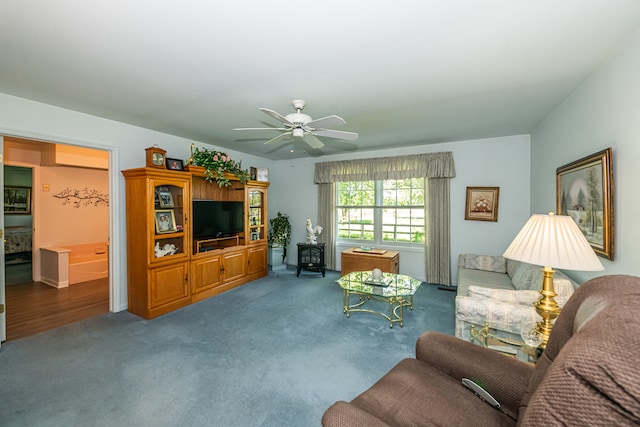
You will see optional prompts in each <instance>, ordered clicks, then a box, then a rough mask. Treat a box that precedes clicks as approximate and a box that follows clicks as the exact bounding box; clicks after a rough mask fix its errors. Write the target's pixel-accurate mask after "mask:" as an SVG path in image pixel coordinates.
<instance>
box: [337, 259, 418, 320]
mask: <svg viewBox="0 0 640 427" xmlns="http://www.w3.org/2000/svg"><path fill="white" fill-rule="evenodd" d="M370 276H371V272H370V271H354V272H351V273H349V274H347V275H346V276H343V277H341V278H340V279H338V280H337V281H336V282H337V283H338V285H340V287H341V288H342V290H343V300H342V306H343V312H344V314H345V315H346V316H347V318H349V316H350V315H351V313H372V314H377V315H379V316H382V317H384V318H385V319H387V320H388V321H389V328H393V324H394V323H400V327H403V326H404V307H409V309H410V310H413V295H414V294H415V292H416V290H417V289H418V287H419V286H420V284H421V282H420V281H419V280H416V279H414V278H412V277H410V276H405V275H402V274H394V273H383V277H384V278H385V279H387V280H390V283H389V285H388V286H379V285H368V284H366V283H365V282H366V281H367V279H368V278H369V277H370ZM351 295H357V296H358V302H357V303H356V304H351ZM371 299H373V300H376V301H382V302H386V303H388V304H389V314H386V313H382V312H380V311H377V310H372V309H367V308H360V307H362V306H363V305H364V304H365V303H366V302H367V301H368V300H371Z"/></svg>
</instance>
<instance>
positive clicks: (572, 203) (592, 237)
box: [556, 147, 614, 260]
mask: <svg viewBox="0 0 640 427" xmlns="http://www.w3.org/2000/svg"><path fill="white" fill-rule="evenodd" d="M611 155H612V150H611V147H609V148H607V149H605V150H602V151H599V152H597V153H594V154H592V155H590V156H586V157H583V158H581V159H578V160H576V161H574V162H571V163H568V164H566V165H564V166H560V167H559V168H558V169H556V213H557V214H558V215H569V216H571V217H572V218H573V219H574V221H575V222H576V224H578V227H579V228H580V230H581V231H582V233H583V234H584V235H585V237H586V238H587V241H588V242H589V244H590V245H591V247H592V248H593V250H594V251H595V253H596V254H598V255H600V256H601V257H604V258H608V259H610V260H613V247H614V246H613V168H612V166H611Z"/></svg>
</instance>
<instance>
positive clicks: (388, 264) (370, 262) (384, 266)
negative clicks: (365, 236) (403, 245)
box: [340, 248, 400, 276]
mask: <svg viewBox="0 0 640 427" xmlns="http://www.w3.org/2000/svg"><path fill="white" fill-rule="evenodd" d="M340 267H341V271H340V274H341V275H343V276H346V275H347V274H349V273H351V272H352V271H371V270H373V269H374V268H379V269H380V270H382V271H383V272H385V273H395V274H398V273H399V272H400V253H399V252H398V251H387V250H384V249H383V250H378V249H371V250H364V249H360V248H351V249H347V250H344V251H342V255H341V258H340Z"/></svg>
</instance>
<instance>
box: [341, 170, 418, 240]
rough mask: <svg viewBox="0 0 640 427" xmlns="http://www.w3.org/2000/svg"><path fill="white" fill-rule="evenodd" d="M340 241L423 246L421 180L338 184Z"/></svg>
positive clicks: (409, 179)
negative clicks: (418, 244) (420, 244)
mask: <svg viewBox="0 0 640 427" xmlns="http://www.w3.org/2000/svg"><path fill="white" fill-rule="evenodd" d="M336 186H337V191H336V193H337V201H336V217H337V221H338V224H337V230H338V239H339V240H361V241H368V242H371V243H373V244H383V243H406V244H411V243H416V244H417V243H424V237H425V221H424V178H408V179H398V180H393V179H392V180H385V181H349V182H338V183H336Z"/></svg>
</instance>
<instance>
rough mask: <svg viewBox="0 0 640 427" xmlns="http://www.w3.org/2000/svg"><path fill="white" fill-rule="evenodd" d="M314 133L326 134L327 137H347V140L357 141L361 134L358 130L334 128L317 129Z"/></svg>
mask: <svg viewBox="0 0 640 427" xmlns="http://www.w3.org/2000/svg"><path fill="white" fill-rule="evenodd" d="M312 133H313V134H314V135H318V136H326V137H327V138H336V139H346V140H347V141H355V140H356V139H358V137H359V136H360V135H358V134H357V133H356V132H345V131H342V130H333V129H316V130H314V131H313V132H312Z"/></svg>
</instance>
